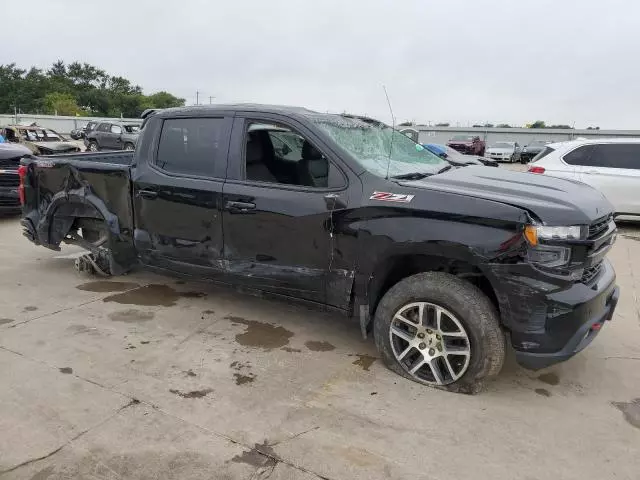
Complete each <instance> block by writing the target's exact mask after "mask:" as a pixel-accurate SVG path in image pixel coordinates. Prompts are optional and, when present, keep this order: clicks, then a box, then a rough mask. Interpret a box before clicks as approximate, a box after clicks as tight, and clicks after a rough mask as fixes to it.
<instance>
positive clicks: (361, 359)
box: [349, 354, 377, 372]
mask: <svg viewBox="0 0 640 480" xmlns="http://www.w3.org/2000/svg"><path fill="white" fill-rule="evenodd" d="M349 356H350V357H358V359H357V360H354V361H353V364H354V365H357V366H359V367H360V368H362V369H363V370H365V371H367V372H368V371H369V368H370V367H371V365H373V362H375V361H376V360H377V358H376V357H372V356H371V355H360V354H355V355H349Z"/></svg>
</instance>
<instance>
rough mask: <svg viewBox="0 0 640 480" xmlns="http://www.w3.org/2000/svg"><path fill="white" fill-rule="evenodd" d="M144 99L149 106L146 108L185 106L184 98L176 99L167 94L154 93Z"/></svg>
mask: <svg viewBox="0 0 640 480" xmlns="http://www.w3.org/2000/svg"><path fill="white" fill-rule="evenodd" d="M146 99H147V100H148V102H149V105H150V106H149V107H147V108H171V107H184V104H185V99H184V98H178V97H176V96H174V95H171V94H170V93H168V92H156V93H154V94H152V95H148V96H147V98H146Z"/></svg>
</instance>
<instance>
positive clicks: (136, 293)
mask: <svg viewBox="0 0 640 480" xmlns="http://www.w3.org/2000/svg"><path fill="white" fill-rule="evenodd" d="M206 296H207V294H206V293H202V292H178V291H176V290H174V289H173V288H171V287H169V286H168V285H161V284H152V285H144V286H142V287H138V288H136V289H134V290H129V291H128V292H123V293H116V294H115V295H109V296H108V297H105V298H104V299H103V301H104V302H115V303H121V304H125V305H140V306H143V307H172V306H174V305H175V304H176V302H177V301H178V299H179V298H181V297H184V298H201V297H206Z"/></svg>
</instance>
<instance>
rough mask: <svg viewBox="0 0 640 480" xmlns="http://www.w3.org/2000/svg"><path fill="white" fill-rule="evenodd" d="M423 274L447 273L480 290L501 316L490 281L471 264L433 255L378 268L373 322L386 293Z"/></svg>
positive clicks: (395, 259)
mask: <svg viewBox="0 0 640 480" xmlns="http://www.w3.org/2000/svg"><path fill="white" fill-rule="evenodd" d="M422 272H445V273H450V274H451V275H456V276H457V277H460V278H464V279H465V280H466V281H468V282H470V283H472V284H473V285H475V286H476V287H478V288H479V289H480V290H481V291H482V292H483V293H484V294H485V295H486V296H487V297H488V298H489V300H491V303H493V305H494V306H495V307H496V310H497V311H498V312H499V311H500V307H499V304H498V297H497V295H496V292H495V290H494V289H493V286H492V285H491V282H490V281H489V279H488V278H487V277H486V276H485V275H484V274H483V273H482V271H481V270H480V269H479V268H477V267H475V266H473V265H471V264H470V263H467V262H464V261H460V260H452V259H448V258H443V257H437V256H432V255H403V256H399V257H392V258H390V259H388V260H387V261H385V262H384V263H383V264H382V265H379V266H378V268H376V270H375V272H374V274H373V278H372V280H371V282H370V284H369V291H368V296H369V318H373V316H374V314H375V311H376V308H377V307H378V303H380V300H381V299H382V297H383V296H384V294H385V293H387V291H388V290H389V289H390V288H391V287H392V286H393V285H395V284H396V283H398V282H399V281H400V280H402V279H404V278H406V277H410V276H411V275H415V274H417V273H422ZM369 326H371V324H370V325H369Z"/></svg>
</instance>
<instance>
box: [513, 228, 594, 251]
mask: <svg viewBox="0 0 640 480" xmlns="http://www.w3.org/2000/svg"><path fill="white" fill-rule="evenodd" d="M582 232H583V229H582V227H580V226H578V225H574V226H572V227H550V226H547V225H527V226H526V227H525V229H524V236H525V238H526V239H527V241H528V242H529V244H530V245H532V246H534V247H535V246H536V245H538V240H580V239H581V238H582Z"/></svg>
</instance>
